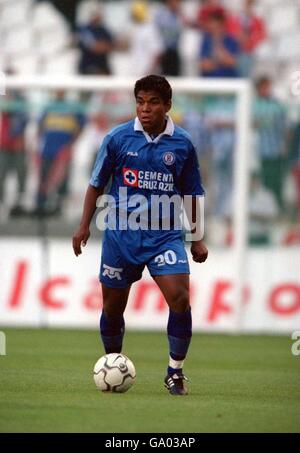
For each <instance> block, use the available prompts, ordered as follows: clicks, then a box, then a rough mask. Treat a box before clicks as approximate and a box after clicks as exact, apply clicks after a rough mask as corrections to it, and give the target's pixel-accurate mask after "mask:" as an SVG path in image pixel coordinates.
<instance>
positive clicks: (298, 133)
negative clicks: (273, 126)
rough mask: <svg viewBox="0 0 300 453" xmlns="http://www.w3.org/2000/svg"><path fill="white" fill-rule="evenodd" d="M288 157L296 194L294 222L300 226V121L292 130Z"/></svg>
mask: <svg viewBox="0 0 300 453" xmlns="http://www.w3.org/2000/svg"><path fill="white" fill-rule="evenodd" d="M289 155H290V159H291V166H290V168H291V174H292V177H293V179H294V183H295V184H294V185H295V192H296V197H295V198H296V200H295V201H296V203H295V204H296V206H295V207H296V209H295V211H296V215H295V219H294V220H296V221H297V222H298V223H299V224H300V120H299V121H298V122H297V123H296V124H295V125H294V127H293V129H292V134H291V140H290V150H289Z"/></svg>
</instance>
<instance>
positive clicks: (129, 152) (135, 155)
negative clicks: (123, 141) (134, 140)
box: [127, 151, 138, 157]
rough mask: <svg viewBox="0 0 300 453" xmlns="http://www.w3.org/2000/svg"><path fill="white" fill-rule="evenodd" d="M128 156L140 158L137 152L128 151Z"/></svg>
mask: <svg viewBox="0 0 300 453" xmlns="http://www.w3.org/2000/svg"><path fill="white" fill-rule="evenodd" d="M127 156H132V157H138V153H137V152H136V151H128V152H127Z"/></svg>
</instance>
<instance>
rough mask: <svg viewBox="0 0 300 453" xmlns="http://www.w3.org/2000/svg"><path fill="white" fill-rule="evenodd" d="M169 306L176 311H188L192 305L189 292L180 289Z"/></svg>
mask: <svg viewBox="0 0 300 453" xmlns="http://www.w3.org/2000/svg"><path fill="white" fill-rule="evenodd" d="M169 306H170V308H171V310H172V311H174V312H176V313H184V312H185V311H187V310H188V309H189V307H190V298H189V292H188V291H185V290H182V291H180V292H179V293H178V294H177V295H176V296H175V297H174V299H173V301H172V303H170V304H169Z"/></svg>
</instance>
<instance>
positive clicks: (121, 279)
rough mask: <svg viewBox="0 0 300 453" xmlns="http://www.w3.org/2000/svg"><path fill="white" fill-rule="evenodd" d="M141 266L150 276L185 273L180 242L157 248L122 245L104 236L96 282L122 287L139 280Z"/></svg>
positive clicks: (182, 244) (184, 258)
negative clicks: (146, 268)
mask: <svg viewBox="0 0 300 453" xmlns="http://www.w3.org/2000/svg"><path fill="white" fill-rule="evenodd" d="M145 266H147V267H148V270H149V272H150V274H151V275H152V276H156V275H172V274H189V273H190V268H189V263H188V257H187V253H186V250H185V246H184V242H183V241H182V239H181V238H175V239H172V240H169V241H167V242H164V241H160V242H159V243H158V244H157V247H155V246H154V247H151V250H150V249H149V247H147V246H145V247H143V246H139V247H136V244H132V247H130V246H129V245H128V244H123V243H122V241H116V240H115V238H113V237H109V235H106V237H105V240H104V241H103V244H102V256H101V268H100V275H99V280H100V282H101V283H103V284H104V285H105V286H108V287H110V288H126V287H128V286H130V285H131V284H132V283H134V282H136V281H137V280H140V279H141V277H142V273H143V270H144V268H145Z"/></svg>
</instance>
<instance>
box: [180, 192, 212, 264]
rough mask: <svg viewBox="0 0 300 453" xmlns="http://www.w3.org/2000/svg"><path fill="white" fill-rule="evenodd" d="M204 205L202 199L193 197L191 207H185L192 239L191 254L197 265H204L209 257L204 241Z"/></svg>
mask: <svg viewBox="0 0 300 453" xmlns="http://www.w3.org/2000/svg"><path fill="white" fill-rule="evenodd" d="M202 207H203V205H201V197H199V196H195V197H192V203H191V205H190V206H186V207H185V212H186V215H187V219H188V222H189V225H190V229H191V231H190V237H191V242H192V244H191V254H192V257H193V260H194V261H196V263H203V262H204V261H206V259H207V257H208V249H207V247H206V245H205V243H204V241H203V228H202V227H201V224H203V220H204V219H201V216H203V215H204V213H203V208H202Z"/></svg>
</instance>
